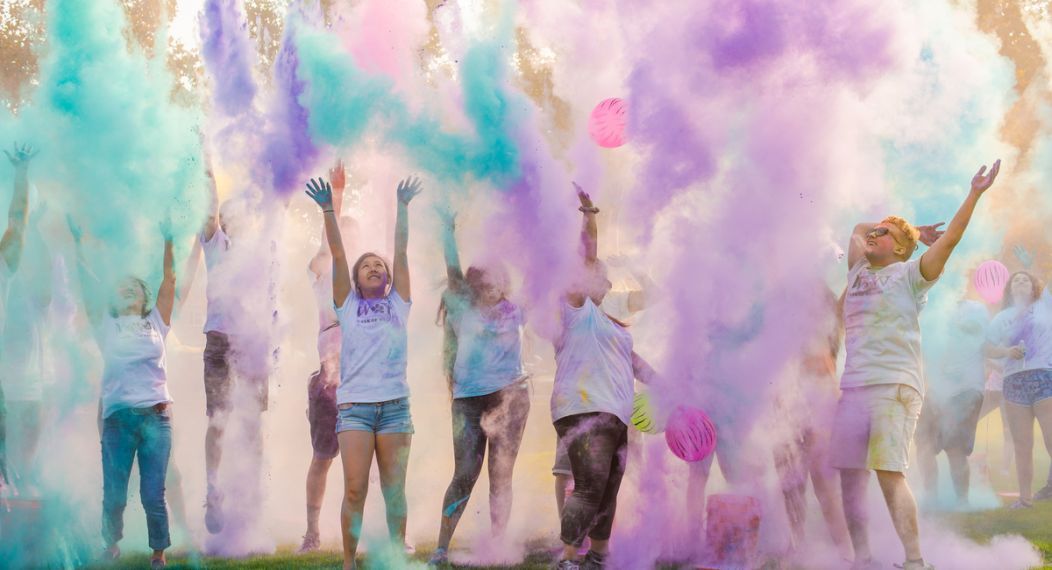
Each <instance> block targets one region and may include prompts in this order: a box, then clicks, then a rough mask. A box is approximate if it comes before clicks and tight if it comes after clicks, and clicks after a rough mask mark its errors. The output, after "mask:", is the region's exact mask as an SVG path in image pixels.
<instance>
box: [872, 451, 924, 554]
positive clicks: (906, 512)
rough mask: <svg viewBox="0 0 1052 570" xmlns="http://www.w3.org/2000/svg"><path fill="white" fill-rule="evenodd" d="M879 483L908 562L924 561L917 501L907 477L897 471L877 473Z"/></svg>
mask: <svg viewBox="0 0 1052 570" xmlns="http://www.w3.org/2000/svg"><path fill="white" fill-rule="evenodd" d="M877 482H878V483H880V490H881V491H883V493H884V501H885V502H886V503H887V504H888V510H889V511H890V512H891V522H892V524H893V525H894V526H895V532H896V533H898V535H899V540H901V541H902V547H903V549H904V550H905V551H906V560H922V559H923V557H922V556H921V551H920V532H919V531H918V527H917V501H916V500H914V498H913V492H911V491H910V486H909V484H908V483H907V482H906V475H905V474H904V473H899V472H897V471H877Z"/></svg>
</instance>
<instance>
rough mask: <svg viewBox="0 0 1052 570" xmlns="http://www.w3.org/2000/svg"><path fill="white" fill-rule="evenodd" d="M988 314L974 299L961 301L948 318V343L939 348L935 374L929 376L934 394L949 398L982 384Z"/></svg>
mask: <svg viewBox="0 0 1052 570" xmlns="http://www.w3.org/2000/svg"><path fill="white" fill-rule="evenodd" d="M989 323H990V314H989V312H987V310H986V305H984V304H982V303H980V302H978V301H969V300H965V301H961V302H960V303H959V304H958V305H957V309H956V310H955V311H954V312H953V314H951V315H950V317H949V322H948V323H947V325H948V329H947V330H948V335H947V336H948V339H947V341H948V345H947V346H946V347H945V348H944V350H942V354H941V366H939V373H938V374H936V375H935V377H934V378H932V379H931V384H932V385H931V389H932V390H933V391H934V392H935V393H936V395H937V397H940V398H950V397H953V396H956V395H957V394H960V393H961V392H964V391H966V390H979V391H982V390H983V388H984V386H985V385H986V357H984V356H983V344H985V343H986V336H987V330H986V329H987V326H988V325H989Z"/></svg>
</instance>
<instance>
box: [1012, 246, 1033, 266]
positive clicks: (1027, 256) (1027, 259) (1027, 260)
mask: <svg viewBox="0 0 1052 570" xmlns="http://www.w3.org/2000/svg"><path fill="white" fill-rule="evenodd" d="M1012 253H1013V254H1015V258H1016V259H1018V260H1019V263H1022V264H1023V269H1030V267H1032V266H1033V265H1034V255H1033V254H1032V253H1030V252H1029V251H1027V250H1026V248H1025V247H1023V246H1021V245H1017V246H1015V247H1013V248H1012Z"/></svg>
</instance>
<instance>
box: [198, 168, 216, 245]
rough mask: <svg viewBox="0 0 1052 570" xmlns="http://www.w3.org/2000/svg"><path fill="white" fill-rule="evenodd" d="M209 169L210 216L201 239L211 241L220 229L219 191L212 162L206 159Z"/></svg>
mask: <svg viewBox="0 0 1052 570" xmlns="http://www.w3.org/2000/svg"><path fill="white" fill-rule="evenodd" d="M205 162H206V164H207V169H206V170H205V175H206V176H207V177H208V180H207V187H208V216H207V217H205V225H204V227H202V228H201V239H203V240H204V241H209V240H211V239H212V236H214V235H215V234H216V230H217V229H218V228H219V190H218V189H217V188H216V178H215V175H214V174H213V173H212V160H211V159H210V158H208V157H207V156H206V157H205Z"/></svg>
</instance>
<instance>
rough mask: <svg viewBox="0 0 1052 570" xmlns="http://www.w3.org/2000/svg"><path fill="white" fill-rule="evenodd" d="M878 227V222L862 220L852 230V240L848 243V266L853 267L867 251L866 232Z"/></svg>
mask: <svg viewBox="0 0 1052 570" xmlns="http://www.w3.org/2000/svg"><path fill="white" fill-rule="evenodd" d="M875 227H877V223H876V222H862V223H861V224H858V225H856V226H855V229H854V230H852V231H851V240H850V241H849V242H848V245H847V268H848V269H851V268H852V267H854V266H855V264H856V263H858V260H860V259H862V256H863V255H865V252H866V234H868V233H869V232H870V231H872V230H873V228H875Z"/></svg>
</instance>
